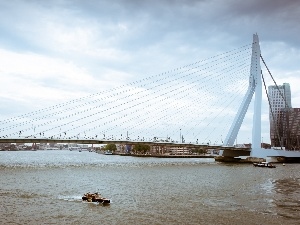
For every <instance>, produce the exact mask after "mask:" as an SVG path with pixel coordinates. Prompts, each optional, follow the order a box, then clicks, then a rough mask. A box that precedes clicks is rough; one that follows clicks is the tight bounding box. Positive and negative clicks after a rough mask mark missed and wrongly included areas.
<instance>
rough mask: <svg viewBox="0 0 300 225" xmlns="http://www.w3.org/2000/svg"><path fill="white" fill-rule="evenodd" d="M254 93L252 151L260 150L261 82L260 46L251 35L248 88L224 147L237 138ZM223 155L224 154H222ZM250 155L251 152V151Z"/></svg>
mask: <svg viewBox="0 0 300 225" xmlns="http://www.w3.org/2000/svg"><path fill="white" fill-rule="evenodd" d="M254 93H255V100H254V115H253V127H252V149H260V148H261V142H260V140H261V102H262V82H261V67H260V46H259V39H258V35H257V34H253V42H252V56H251V67H250V77H249V86H248V89H247V92H246V94H245V97H244V99H243V101H242V104H241V105H240V108H239V110H238V112H237V114H236V116H235V118H234V121H233V123H232V125H231V127H230V129H229V132H228V134H227V136H226V139H225V141H224V146H233V145H234V141H235V140H236V138H237V134H238V132H239V130H240V127H241V125H242V122H243V120H244V117H245V115H246V112H247V110H248V108H249V105H250V102H251V100H252V97H253V94H254ZM222 154H223V155H224V153H222ZM251 155H252V151H251Z"/></svg>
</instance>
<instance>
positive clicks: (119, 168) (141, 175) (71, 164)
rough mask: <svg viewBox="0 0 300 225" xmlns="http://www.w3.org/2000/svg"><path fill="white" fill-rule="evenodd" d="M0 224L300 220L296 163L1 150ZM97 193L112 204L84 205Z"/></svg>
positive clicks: (299, 171) (299, 175)
mask: <svg viewBox="0 0 300 225" xmlns="http://www.w3.org/2000/svg"><path fill="white" fill-rule="evenodd" d="M0 178H1V186H0V214H1V217H0V224H116V225H117V224H239V225H240V224H299V221H300V164H287V165H286V166H283V165H281V164H278V165H277V168H275V169H267V168H257V167H253V166H252V165H250V164H224V163H217V162H215V161H214V160H213V159H198V158H197V159H196V158H184V159H180V158H140V157H130V156H117V155H116V156H115V155H101V154H97V153H94V152H84V151H83V152H78V151H19V152H0ZM96 191H98V192H100V193H101V194H102V195H103V196H104V197H107V198H110V199H111V204H110V205H108V206H103V205H101V204H98V203H87V202H82V201H81V197H82V195H83V194H84V193H85V192H96Z"/></svg>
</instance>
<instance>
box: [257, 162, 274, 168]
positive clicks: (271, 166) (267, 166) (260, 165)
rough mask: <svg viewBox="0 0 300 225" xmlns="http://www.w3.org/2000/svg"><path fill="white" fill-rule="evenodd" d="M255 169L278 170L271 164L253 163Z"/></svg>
mask: <svg viewBox="0 0 300 225" xmlns="http://www.w3.org/2000/svg"><path fill="white" fill-rule="evenodd" d="M253 166H255V167H265V168H276V166H275V165H274V164H272V163H270V162H260V163H253Z"/></svg>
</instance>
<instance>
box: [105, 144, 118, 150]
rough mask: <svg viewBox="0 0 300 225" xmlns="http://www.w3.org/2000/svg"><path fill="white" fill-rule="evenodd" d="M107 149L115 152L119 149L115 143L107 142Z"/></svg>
mask: <svg viewBox="0 0 300 225" xmlns="http://www.w3.org/2000/svg"><path fill="white" fill-rule="evenodd" d="M105 150H106V151H111V152H114V151H116V150H117V146H116V145H115V144H107V145H106V146H105Z"/></svg>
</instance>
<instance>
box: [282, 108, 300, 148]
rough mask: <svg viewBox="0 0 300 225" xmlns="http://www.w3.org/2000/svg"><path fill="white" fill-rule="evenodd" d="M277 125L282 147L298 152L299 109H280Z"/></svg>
mask: <svg viewBox="0 0 300 225" xmlns="http://www.w3.org/2000/svg"><path fill="white" fill-rule="evenodd" d="M278 123H279V136H280V137H281V141H282V146H284V147H285V149H287V150H300V108H291V109H282V110H281V111H280V115H279V119H278ZM277 141H278V140H277Z"/></svg>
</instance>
